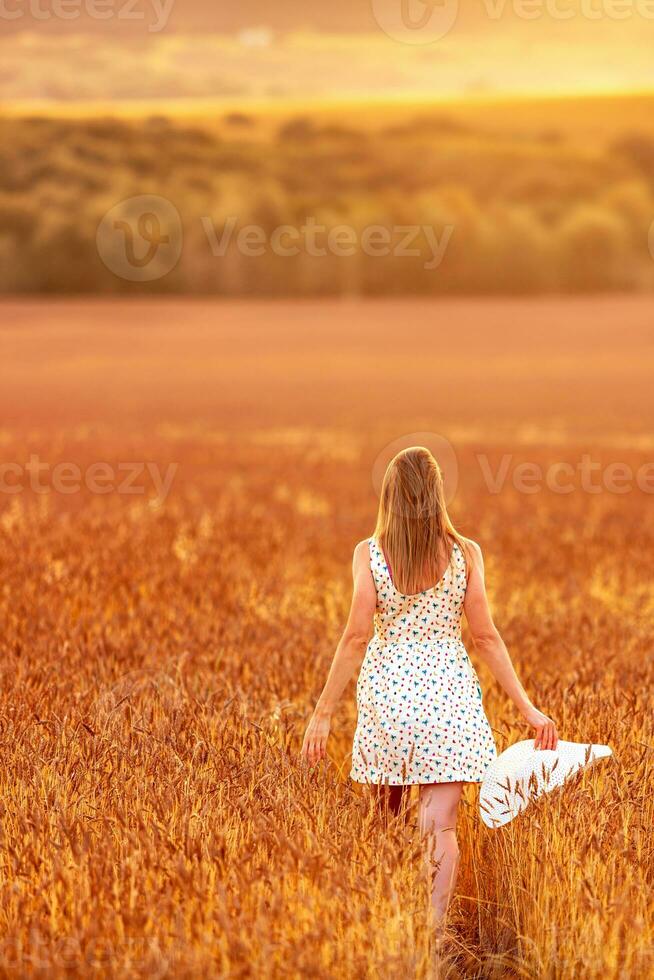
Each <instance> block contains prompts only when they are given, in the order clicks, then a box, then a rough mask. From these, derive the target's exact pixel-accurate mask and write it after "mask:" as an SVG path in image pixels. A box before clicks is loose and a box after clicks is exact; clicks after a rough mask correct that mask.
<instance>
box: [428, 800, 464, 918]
mask: <svg viewBox="0 0 654 980" xmlns="http://www.w3.org/2000/svg"><path fill="white" fill-rule="evenodd" d="M462 790H463V783H430V784H428V785H422V786H421V787H420V811H419V823H420V833H421V835H422V837H423V839H424V841H425V856H426V859H427V862H426V863H427V868H428V871H429V874H430V877H431V882H432V885H431V905H432V913H433V917H434V924H435V926H436V928H437V930H438V931H439V932H442V930H443V927H444V925H445V916H446V913H447V907H448V905H449V902H450V898H451V897H452V893H453V891H454V886H455V884H456V873H457V870H458V866H459V845H458V843H457V839H456V813H457V807H458V805H459V800H460V799H461V792H462Z"/></svg>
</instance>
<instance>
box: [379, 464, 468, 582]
mask: <svg viewBox="0 0 654 980" xmlns="http://www.w3.org/2000/svg"><path fill="white" fill-rule="evenodd" d="M375 538H376V539H377V542H378V543H379V545H380V546H381V548H382V549H383V551H384V554H385V555H386V556H387V559H388V562H389V564H390V568H391V574H392V577H393V583H394V585H395V587H396V588H397V590H398V591H399V592H401V593H403V594H404V595H414V594H417V593H419V592H421V591H424V590H425V583H427V587H428V588H429V587H431V586H433V585H435V584H436V582H437V579H438V577H439V576H438V570H439V564H440V562H441V561H442V559H443V557H446V558H447V559H448V560H451V558H452V554H451V553H452V547H453V544H454V542H455V541H456V542H457V543H458V544H459V546H460V547H461V550H462V552H463V556H464V558H465V559H466V564H467V560H468V557H467V548H466V543H465V539H464V538H463V537H462V536H461V535H460V534H459V532H458V531H457V530H456V529H455V527H454V525H453V524H452V521H451V520H450V517H449V514H448V513H447V506H446V503H445V489H444V486H443V474H442V473H441V469H440V466H439V465H438V463H437V462H436V460H435V459H434V457H433V456H432V454H431V453H430V452H429V450H428V449H425V448H424V446H411V447H410V448H409V449H403V450H402V452H400V453H398V454H397V456H395V457H394V458H393V459H392V460H391V462H390V463H389V464H388V468H387V469H386V473H385V475H384V481H383V483H382V489H381V497H380V500H379V512H378V515H377V526H376V528H375ZM446 571H447V569H446Z"/></svg>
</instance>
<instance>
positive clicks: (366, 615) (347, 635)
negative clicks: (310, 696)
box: [302, 541, 377, 765]
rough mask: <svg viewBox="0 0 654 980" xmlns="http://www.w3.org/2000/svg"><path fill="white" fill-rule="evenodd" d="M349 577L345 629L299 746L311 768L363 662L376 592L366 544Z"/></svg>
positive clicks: (359, 549) (357, 550)
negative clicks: (350, 585) (351, 583)
mask: <svg viewBox="0 0 654 980" xmlns="http://www.w3.org/2000/svg"><path fill="white" fill-rule="evenodd" d="M352 577H353V579H354V590H353V594H352V605H351V607H350V615H349V616H348V620H347V626H346V627H345V630H344V632H343V635H342V636H341V638H340V640H339V643H338V646H337V647H336V653H335V654H334V659H333V660H332V665H331V667H330V669H329V674H328V676H327V680H326V682H325V686H324V688H323V691H322V694H321V695H320V697H319V698H318V703H317V704H316V707H315V710H314V712H313V715H312V716H311V720H310V721H309V724H308V726H307V730H306V732H305V734H304V741H303V743H302V756H303V757H304V758H305V759H307V761H308V762H309V763H310V764H311V765H315V764H316V763H317V762H319V761H320V759H322V758H324V756H325V755H326V750H327V738H328V737H329V729H330V726H331V719H332V714H333V713H334V709H335V708H336V705H337V704H338V701H339V699H340V697H341V695H342V693H343V691H344V690H345V688H346V687H347V685H348V683H349V681H350V679H351V677H352V675H353V674H354V673H355V671H358V669H359V668H360V666H361V664H362V662H363V658H364V656H365V653H366V647H367V645H368V640H369V639H370V636H371V633H372V629H371V626H372V618H373V616H374V613H375V607H376V605H377V590H376V589H375V583H374V580H373V577H372V572H371V571H370V551H369V545H368V542H367V541H361V542H360V543H359V544H358V545H357V546H356V548H355V549H354V557H353V559H352Z"/></svg>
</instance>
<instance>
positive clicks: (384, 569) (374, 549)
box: [369, 538, 393, 592]
mask: <svg viewBox="0 0 654 980" xmlns="http://www.w3.org/2000/svg"><path fill="white" fill-rule="evenodd" d="M369 546H370V570H371V572H372V577H373V579H374V580H375V588H376V589H377V591H378V592H379V590H380V589H384V588H387V587H388V586H389V585H392V584H393V583H392V581H391V577H390V575H389V572H388V566H387V564H386V559H385V557H384V552H383V551H382V549H381V547H380V545H379V543H378V542H377V540H376V539H375V538H370V540H369Z"/></svg>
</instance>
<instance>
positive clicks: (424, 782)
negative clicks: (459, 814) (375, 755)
mask: <svg viewBox="0 0 654 980" xmlns="http://www.w3.org/2000/svg"><path fill="white" fill-rule="evenodd" d="M350 779H351V780H352V782H354V783H359V784H360V785H361V786H433V785H435V784H438V783H475V784H478V783H483V781H484V777H483V776H478V777H477V778H476V779H471V778H470V776H449V777H448V778H447V779H404V780H402V781H401V782H398V783H396V782H392V781H391V780H390V779H384V778H382V779H363V778H360V777H359V776H353V775H352V774H351V773H350Z"/></svg>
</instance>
